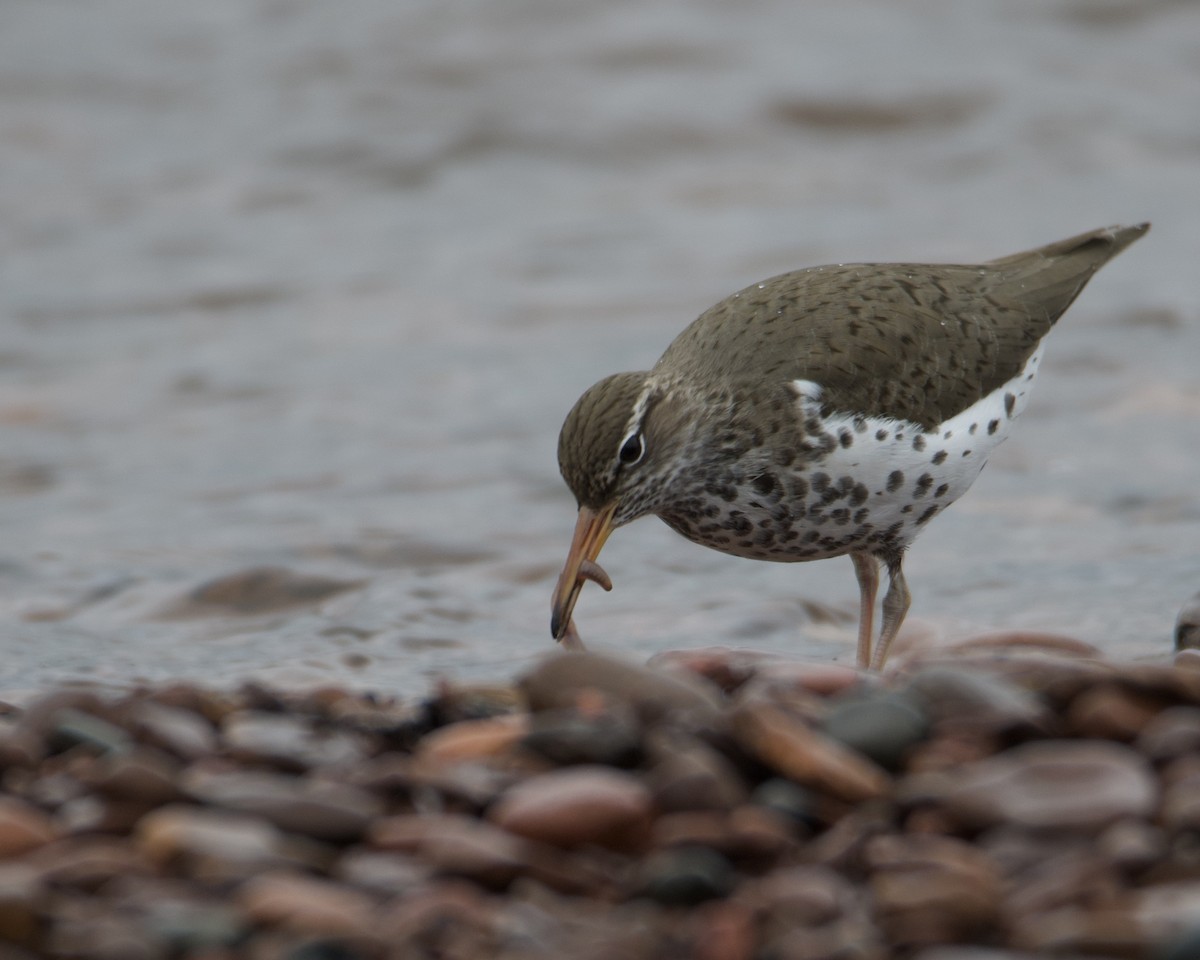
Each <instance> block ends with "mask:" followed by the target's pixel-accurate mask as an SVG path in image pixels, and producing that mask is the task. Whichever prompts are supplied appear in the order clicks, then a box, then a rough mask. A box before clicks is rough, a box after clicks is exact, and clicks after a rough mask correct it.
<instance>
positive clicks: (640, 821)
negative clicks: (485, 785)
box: [488, 766, 653, 851]
mask: <svg viewBox="0 0 1200 960" xmlns="http://www.w3.org/2000/svg"><path fill="white" fill-rule="evenodd" d="M652 807H653V803H652V798H651V795H650V791H649V790H648V789H647V788H646V786H645V785H644V784H643V783H642V782H641V780H640V779H638V778H637V777H634V776H632V775H631V774H627V773H622V772H620V771H617V770H611V769H608V768H606V767H594V766H580V767H570V768H567V769H563V770H556V771H553V772H551V773H544V774H541V775H540V776H535V777H530V778H529V779H528V780H524V781H522V782H520V783H518V784H516V785H515V786H513V787H512V788H510V789H509V790H507V791H505V792H504V793H503V794H502V795H501V796H500V798H499V800H497V801H496V803H495V804H494V805H493V806H492V808H491V809H490V810H489V811H488V817H489V819H490V820H492V822H494V823H496V824H497V825H499V826H500V827H502V828H503V829H505V830H507V831H509V832H510V833H514V834H517V835H518V836H522V837H528V838H530V839H532V840H539V841H542V842H545V843H550V844H553V845H554V846H559V847H568V848H569V847H582V846H589V845H596V846H601V847H611V848H613V849H616V850H630V851H633V850H638V849H641V848H642V847H643V846H644V844H645V842H646V839H647V836H648V831H649V829H650V818H651V813H652Z"/></svg>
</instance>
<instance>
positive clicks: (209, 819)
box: [135, 804, 305, 878]
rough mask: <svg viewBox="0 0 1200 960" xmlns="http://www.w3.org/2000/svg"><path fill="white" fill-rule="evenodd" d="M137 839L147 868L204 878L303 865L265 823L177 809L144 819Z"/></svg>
mask: <svg viewBox="0 0 1200 960" xmlns="http://www.w3.org/2000/svg"><path fill="white" fill-rule="evenodd" d="M135 839H136V842H137V844H138V847H139V849H140V850H141V851H142V852H143V853H144V854H145V856H146V857H147V858H148V859H149V860H150V861H151V862H153V863H155V864H157V865H159V866H162V867H167V866H170V865H176V866H177V867H179V868H182V869H186V870H188V871H190V872H192V873H194V874H197V875H199V876H202V877H215V878H240V877H243V876H246V875H249V874H251V873H255V872H257V871H260V870H262V869H266V868H269V867H272V866H287V865H290V864H292V863H294V862H297V861H303V860H304V859H305V857H304V852H305V851H304V850H303V848H301V847H299V846H298V845H294V844H293V845H291V846H289V845H288V844H287V843H285V841H284V838H283V836H282V835H281V834H280V832H279V830H278V829H277V828H275V827H274V826H272V825H271V824H269V823H267V822H266V821H265V820H262V819H259V818H257V817H247V816H243V815H240V814H232V813H226V812H223V811H217V810H207V809H202V808H197V807H190V806H183V805H178V804H172V805H170V806H166V807H161V808H159V809H158V810H155V811H154V812H153V813H150V814H147V815H146V816H145V817H143V818H142V820H141V821H140V822H139V823H138V825H137V830H136V832H135Z"/></svg>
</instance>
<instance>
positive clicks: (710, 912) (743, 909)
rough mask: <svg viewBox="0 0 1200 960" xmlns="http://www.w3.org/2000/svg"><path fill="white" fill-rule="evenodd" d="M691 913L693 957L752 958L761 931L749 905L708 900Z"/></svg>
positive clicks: (702, 959) (710, 959)
mask: <svg viewBox="0 0 1200 960" xmlns="http://www.w3.org/2000/svg"><path fill="white" fill-rule="evenodd" d="M689 915H690V916H689V919H690V920H691V921H692V927H693V930H694V933H693V935H692V944H691V958H692V960H753V958H754V953H755V942H756V941H757V939H758V931H757V929H756V924H755V917H754V911H753V910H751V909H750V907H748V906H747V905H746V904H743V903H737V902H731V901H728V900H722V901H709V902H708V903H705V904H702V905H701V906H700V907H698V908H697V909H695V910H692V911H689Z"/></svg>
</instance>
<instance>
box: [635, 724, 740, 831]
mask: <svg viewBox="0 0 1200 960" xmlns="http://www.w3.org/2000/svg"><path fill="white" fill-rule="evenodd" d="M646 754H647V761H648V763H649V769H648V770H647V772H646V774H645V783H646V785H647V786H648V787H649V788H650V790H651V791H652V792H653V794H654V806H655V809H657V810H660V811H675V810H709V809H713V810H728V809H730V808H732V807H734V806H736V805H738V804H740V803H742V802H743V801H744V800H745V799H746V785H745V783H744V782H743V780H742V777H741V774H740V773H739V772H738V770H737V768H736V767H735V766H734V765H733V763H731V762H730V761H729V760H728V759H727V758H726V757H725V756H724V755H722V754H721V753H719V752H718V751H717V750H715V749H713V748H712V747H710V746H709V745H708V744H706V743H704V742H703V741H702V740H700V739H698V738H697V737H693V736H691V735H689V734H686V733H683V732H681V731H678V730H667V729H662V728H660V729H656V730H653V731H651V732H650V733H649V734H648V735H647V738H646Z"/></svg>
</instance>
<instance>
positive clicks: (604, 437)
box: [550, 372, 685, 640]
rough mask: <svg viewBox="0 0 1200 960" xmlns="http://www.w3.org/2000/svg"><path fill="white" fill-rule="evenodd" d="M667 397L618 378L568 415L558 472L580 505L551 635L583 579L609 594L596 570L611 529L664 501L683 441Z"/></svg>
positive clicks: (643, 382) (558, 633) (641, 380)
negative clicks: (594, 583) (559, 471)
mask: <svg viewBox="0 0 1200 960" xmlns="http://www.w3.org/2000/svg"><path fill="white" fill-rule="evenodd" d="M679 412H680V411H679V408H678V406H677V405H676V404H675V403H674V402H672V393H671V392H670V391H668V390H666V389H665V388H664V387H663V386H662V385H661V384H656V383H655V382H654V381H653V380H652V379H651V377H650V374H648V373H645V372H641V373H618V374H614V375H613V376H611V377H606V378H605V379H603V380H601V381H600V382H599V383H597V384H596V385H595V386H593V387H591V388H590V389H589V390H588V391H587V392H586V393H584V395H583V396H582V397H580V398H579V400H578V402H577V403H576V404H575V406H574V407H573V408H572V410H571V412H570V413H569V414H567V419H566V421H565V422H564V423H563V427H562V432H561V433H560V434H559V436H558V466H559V470H561V471H562V475H563V479H564V480H566V481H567V486H568V487H570V488H571V492H572V493H574V494H575V499H576V501H577V502H578V504H579V519H578V522H577V523H576V525H575V536H574V539H573V540H572V542H571V550H570V553H569V554H568V556H567V562H566V565H565V566H564V567H563V571H562V573H561V574H560V575H559V578H558V585H557V587H556V588H555V591H554V602H553V613H552V616H551V624H550V629H551V632H552V633H553V634H554V637H555V639H556V640H562V639H563V637H564V636H565V635H566V633H567V630H568V627H569V624H570V621H571V611H572V609H573V608H574V606H575V601H576V600H577V599H578V597H579V591H580V590H581V589H582V587H583V584H584V581H585V580H593V581H595V582H597V583H600V584H601V585H602V586H604V587H605V589H610V588H611V583H609V582H608V578H607V576H606V575H605V574H604V571H603V570H601V569H600V567H599V566H598V565H597V564H596V557H597V556H599V554H600V549H601V547H603V546H604V541H605V540H607V539H608V535H609V533H610V532H612V530H613V529H615V528H616V527H619V526H621V525H622V524H625V523H628V522H629V521H630V520H636V519H637V518H638V517H641V516H645V515H646V514H649V513H657V512H658V511H659V510H660V509H661V508H662V507H663V506H664V505H665V503H666V502H667V496H668V493H669V489H670V485H671V480H672V476H673V474H674V472H675V469H676V467H677V458H676V457H675V453H676V452H677V450H678V448H679V445H680V444H681V443H682V442H683V441H684V439H685V438H684V436H683V432H682V431H681V430H680V429H679V427H680V426H682V424H681V423H680V422H679V419H680V418H679Z"/></svg>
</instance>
